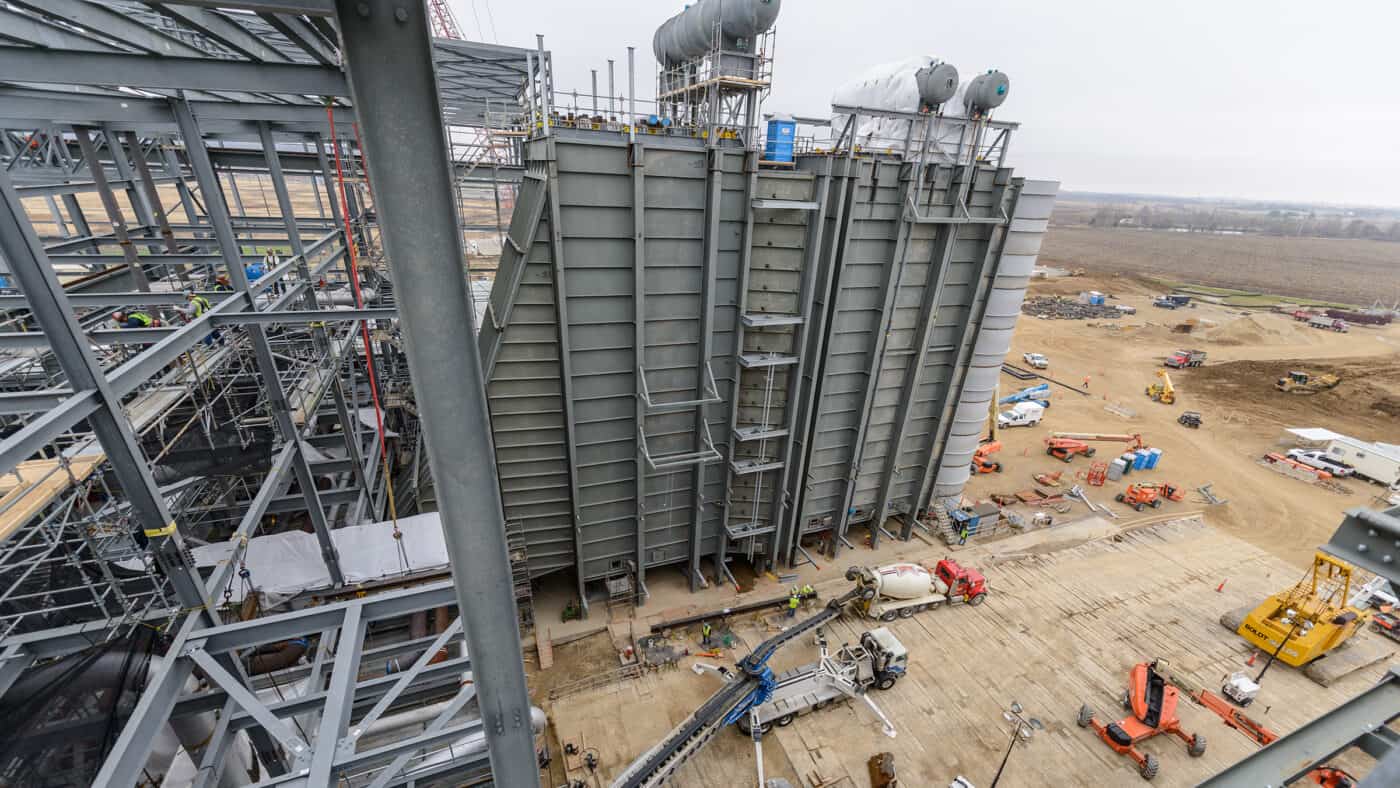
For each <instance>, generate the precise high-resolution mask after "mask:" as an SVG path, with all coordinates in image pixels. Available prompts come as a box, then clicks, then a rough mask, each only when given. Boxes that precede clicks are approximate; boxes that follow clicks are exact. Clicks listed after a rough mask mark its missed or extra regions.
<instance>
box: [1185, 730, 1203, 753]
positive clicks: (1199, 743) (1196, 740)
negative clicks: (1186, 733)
mask: <svg viewBox="0 0 1400 788" xmlns="http://www.w3.org/2000/svg"><path fill="white" fill-rule="evenodd" d="M1186 753H1187V754H1188V755H1190V756H1191V757H1192V758H1199V757H1201V756H1202V755H1205V754H1206V737H1205V734H1202V733H1198V734H1196V735H1195V736H1192V737H1191V744H1190V745H1189V746H1187V748H1186Z"/></svg>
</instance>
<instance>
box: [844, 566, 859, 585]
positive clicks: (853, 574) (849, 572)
mask: <svg viewBox="0 0 1400 788" xmlns="http://www.w3.org/2000/svg"><path fill="white" fill-rule="evenodd" d="M857 577H860V570H859V569H857V568H855V567H854V566H848V567H846V579H847V580H850V581H852V582H854V581H855V579H856V578H857Z"/></svg>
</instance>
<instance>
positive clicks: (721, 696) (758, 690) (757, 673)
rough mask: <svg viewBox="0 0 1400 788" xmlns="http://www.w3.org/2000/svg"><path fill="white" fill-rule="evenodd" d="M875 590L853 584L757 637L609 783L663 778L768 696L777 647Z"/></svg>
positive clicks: (636, 785)
mask: <svg viewBox="0 0 1400 788" xmlns="http://www.w3.org/2000/svg"><path fill="white" fill-rule="evenodd" d="M874 593H875V591H874V589H867V588H862V587H859V586H858V587H856V588H853V589H851V590H850V591H848V592H846V593H845V594H843V595H842V596H839V597H836V598H835V599H832V600H830V601H828V602H827V604H826V607H825V608H823V609H822V610H821V611H820V612H818V613H817V614H816V615H814V616H812V617H810V618H807V619H804V620H803V621H801V622H799V623H797V624H795V625H793V626H791V627H789V628H788V629H786V630H785V631H783V632H780V633H778V634H777V635H774V636H773V637H771V638H768V639H767V640H765V641H763V642H762V643H760V644H759V645H758V647H757V648H755V649H754V650H753V651H751V652H749V655H748V656H746V657H744V658H743V659H742V660H740V661H739V662H738V663H737V664H736V665H735V666H734V667H735V669H734V670H730V671H728V673H729V675H728V676H727V677H726V678H727V680H726V681H725V683H724V686H723V687H721V688H720V689H719V690H718V691H716V692H715V694H714V695H711V696H710V699H709V700H707V701H705V703H704V704H703V705H702V706H700V708H698V709H696V710H695V711H694V712H693V713H692V714H691V715H690V716H689V717H686V718H685V719H684V720H682V721H681V723H680V724H679V725H677V726H676V727H675V728H674V729H672V731H671V732H670V733H669V734H667V736H666V738H665V739H662V740H661V742H660V743H659V744H657V745H656V746H655V747H652V748H651V749H650V750H648V751H647V752H646V753H644V754H643V755H642V756H641V757H640V758H638V759H637V760H635V761H633V762H632V764H631V765H630V766H628V767H627V769H626V770H624V771H623V772H622V774H620V775H618V777H617V779H615V780H613V782H612V788H652V787H653V786H659V785H662V784H663V783H665V782H666V780H668V779H669V778H670V777H671V775H673V774H675V772H676V770H677V769H679V768H680V767H681V765H682V764H684V763H685V762H686V761H687V760H689V759H690V757H691V756H693V755H694V754H695V753H697V752H699V751H700V750H701V748H703V747H704V746H705V745H706V744H707V743H708V742H709V741H710V739H711V738H713V737H714V735H715V734H716V733H718V732H719V731H720V730H721V729H722V728H724V727H726V726H728V725H731V724H733V723H734V722H737V721H738V720H739V719H740V718H741V717H744V716H747V715H748V714H749V712H750V710H751V709H753V708H754V707H756V706H761V705H762V704H764V703H767V702H768V700H769V699H770V698H771V697H772V695H773V691H774V689H776V687H777V680H776V678H775V677H774V675H773V669H772V668H770V667H768V660H770V659H772V657H773V654H774V653H776V652H777V650H778V649H779V648H782V647H783V646H785V645H787V644H788V643H790V642H792V641H793V640H795V639H797V638H799V637H801V636H802V635H804V634H806V633H808V632H811V631H813V630H815V629H816V628H818V627H820V626H821V625H823V624H825V623H826V622H828V621H831V620H832V619H835V618H837V617H839V616H840V615H841V613H842V612H843V611H844V609H845V606H846V603H848V602H850V601H851V600H853V599H856V598H858V597H867V598H868V597H869V596H873V595H874Z"/></svg>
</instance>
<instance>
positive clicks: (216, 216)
mask: <svg viewBox="0 0 1400 788" xmlns="http://www.w3.org/2000/svg"><path fill="white" fill-rule="evenodd" d="M170 103H171V109H172V110H173V111H174V113H175V122H176V124H177V125H178V126H179V127H180V136H181V137H183V138H184V140H185V153H186V155H187V156H189V159H190V166H191V167H192V168H193V169H194V176H195V180H196V181H197V182H198V183H199V190H200V191H201V192H203V193H204V210H205V211H206V212H208V214H209V223H210V224H211V225H213V228H214V237H215V238H216V239H217V240H218V242H219V253H220V254H221V255H222V256H223V260H224V266H225V268H226V269H227V271H228V277H229V282H230V283H231V284H232V285H233V288H234V290H236V291H238V292H239V293H240V294H242V296H243V297H244V298H246V299H248V302H249V305H250V306H251V307H252V308H253V309H254V310H256V309H257V301H256V299H255V298H254V297H253V294H252V293H251V292H250V291H249V290H248V275H247V274H246V273H245V272H244V271H243V257H242V255H241V254H239V249H238V240H237V239H236V238H235V237H234V235H233V224H232V223H231V222H230V221H229V215H228V206H227V205H226V204H225V203H224V198H223V193H222V192H220V191H219V183H218V176H217V175H216V174H215V172H214V165H213V164H212V163H210V161H209V151H208V150H207V149H205V147H204V138H203V137H202V136H201V135H200V132H199V125H198V124H197V123H196V122H195V119H194V115H193V114H192V113H191V112H190V106H189V103H188V102H187V101H185V100H184V99H172V100H171V102H170ZM244 330H245V331H247V332H248V338H249V340H250V342H251V344H252V346H253V356H254V358H255V359H256V360H257V365H258V374H260V375H261V376H262V378H263V381H262V384H263V387H264V388H265V389H266V390H267V398H268V402H269V404H271V406H272V415H273V417H274V418H275V419H276V420H277V427H278V430H279V431H280V432H281V433H282V437H283V439H285V440H289V441H295V440H299V438H298V433H297V428H296V424H295V423H294V422H293V421H292V414H291V412H290V410H289V409H288V406H287V395H286V392H284V391H282V381H281V379H280V378H279V377H278V376H277V362H276V361H275V360H274V359H273V357H272V349H271V348H270V347H268V344H267V334H266V333H265V332H264V331H263V327H262V325H261V324H259V323H250V324H248V325H247V326H245V327H244ZM308 416H309V414H308ZM292 468H293V470H294V471H295V472H296V476H297V486H299V487H301V494H302V497H304V498H305V499H306V511H307V514H308V515H310V517H311V526H312V528H313V529H315V531H316V541H317V543H319V544H320V546H321V558H322V559H323V560H324V561H325V562H326V569H327V571H329V572H330V576H331V582H333V583H335V584H336V585H337V586H340V585H344V584H345V575H344V573H342V572H341V570H340V559H339V557H338V556H337V555H336V551H335V543H334V542H332V541H331V533H330V526H329V524H327V522H326V510H325V509H324V508H322V507H321V496H320V494H319V493H318V492H317V489H316V477H315V475H313V474H312V473H311V466H310V465H309V464H308V463H307V461H306V456H305V454H304V453H303V452H302V451H300V450H298V451H297V454H296V457H295V458H294V459H293V461H292Z"/></svg>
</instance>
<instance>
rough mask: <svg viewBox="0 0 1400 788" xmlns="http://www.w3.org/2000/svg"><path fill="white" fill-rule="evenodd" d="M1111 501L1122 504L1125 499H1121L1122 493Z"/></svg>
mask: <svg viewBox="0 0 1400 788" xmlns="http://www.w3.org/2000/svg"><path fill="white" fill-rule="evenodd" d="M1113 500H1115V501H1117V502H1119V503H1123V502H1124V501H1125V500H1127V499H1126V498H1124V497H1123V493H1118V494H1117V495H1115V496H1113Z"/></svg>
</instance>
